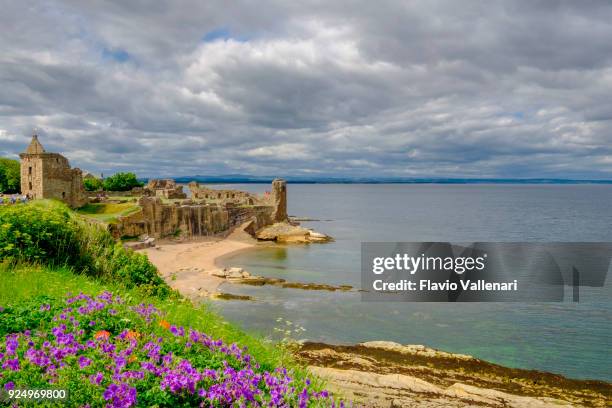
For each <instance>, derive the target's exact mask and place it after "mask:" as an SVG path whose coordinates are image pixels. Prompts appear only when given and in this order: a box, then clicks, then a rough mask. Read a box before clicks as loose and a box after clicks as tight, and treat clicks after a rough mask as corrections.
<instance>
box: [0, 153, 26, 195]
mask: <svg viewBox="0 0 612 408" xmlns="http://www.w3.org/2000/svg"><path fill="white" fill-rule="evenodd" d="M20 172H21V167H20V165H19V162H18V161H17V160H12V159H6V158H3V157H0V193H8V194H13V193H19V191H21V174H20Z"/></svg>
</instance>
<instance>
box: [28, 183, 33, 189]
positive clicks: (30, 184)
mask: <svg viewBox="0 0 612 408" xmlns="http://www.w3.org/2000/svg"><path fill="white" fill-rule="evenodd" d="M28 187H29V189H30V190H32V182H31V181H30V183H29V185H28Z"/></svg>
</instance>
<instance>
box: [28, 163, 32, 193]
mask: <svg viewBox="0 0 612 408" xmlns="http://www.w3.org/2000/svg"><path fill="white" fill-rule="evenodd" d="M28 174H29V175H30V176H31V175H32V166H30V167H28ZM30 188H32V187H30Z"/></svg>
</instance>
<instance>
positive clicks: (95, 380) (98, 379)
mask: <svg viewBox="0 0 612 408" xmlns="http://www.w3.org/2000/svg"><path fill="white" fill-rule="evenodd" d="M103 379H104V374H102V373H101V372H99V371H98V372H97V373H95V374H92V375H90V376H89V382H90V383H92V384H93V385H100V383H102V380H103Z"/></svg>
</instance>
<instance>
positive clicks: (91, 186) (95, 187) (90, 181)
mask: <svg viewBox="0 0 612 408" xmlns="http://www.w3.org/2000/svg"><path fill="white" fill-rule="evenodd" d="M102 185H103V183H102V180H100V179H97V178H86V179H84V180H83V187H85V190H87V191H99V190H102Z"/></svg>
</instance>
